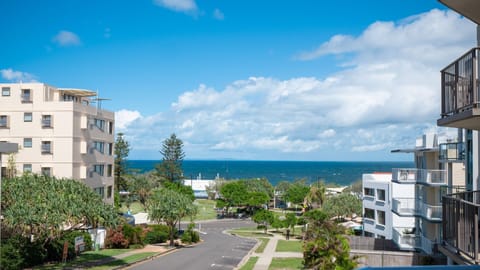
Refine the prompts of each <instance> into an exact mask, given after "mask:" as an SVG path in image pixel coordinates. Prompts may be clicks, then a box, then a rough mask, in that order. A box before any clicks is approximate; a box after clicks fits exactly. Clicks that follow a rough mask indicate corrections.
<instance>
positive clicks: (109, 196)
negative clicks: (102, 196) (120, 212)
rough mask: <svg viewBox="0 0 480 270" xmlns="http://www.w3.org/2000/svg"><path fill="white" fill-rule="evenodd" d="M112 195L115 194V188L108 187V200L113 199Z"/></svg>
mask: <svg viewBox="0 0 480 270" xmlns="http://www.w3.org/2000/svg"><path fill="white" fill-rule="evenodd" d="M112 193H113V187H112V186H108V187H107V198H108V199H110V198H112Z"/></svg>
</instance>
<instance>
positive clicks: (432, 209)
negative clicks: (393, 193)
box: [392, 198, 442, 221]
mask: <svg viewBox="0 0 480 270" xmlns="http://www.w3.org/2000/svg"><path fill="white" fill-rule="evenodd" d="M392 211H393V212H394V213H396V214H397V215H399V216H417V217H422V218H424V219H427V220H430V221H441V220H442V205H441V204H428V203H425V202H423V201H421V200H416V199H415V198H394V199H392Z"/></svg>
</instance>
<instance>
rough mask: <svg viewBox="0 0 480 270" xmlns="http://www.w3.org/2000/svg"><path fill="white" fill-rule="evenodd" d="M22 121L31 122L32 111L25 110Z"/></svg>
mask: <svg viewBox="0 0 480 270" xmlns="http://www.w3.org/2000/svg"><path fill="white" fill-rule="evenodd" d="M23 122H32V113H31V112H26V113H24V114H23Z"/></svg>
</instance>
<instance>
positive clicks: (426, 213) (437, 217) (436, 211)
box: [416, 200, 442, 221]
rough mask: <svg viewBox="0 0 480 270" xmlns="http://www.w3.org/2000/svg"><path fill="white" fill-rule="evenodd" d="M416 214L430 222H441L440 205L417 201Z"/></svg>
mask: <svg viewBox="0 0 480 270" xmlns="http://www.w3.org/2000/svg"><path fill="white" fill-rule="evenodd" d="M416 214H417V216H421V217H423V218H425V219H428V220H431V221H442V205H441V204H428V203H425V202H422V201H420V200H417V208H416Z"/></svg>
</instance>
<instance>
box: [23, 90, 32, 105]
mask: <svg viewBox="0 0 480 270" xmlns="http://www.w3.org/2000/svg"><path fill="white" fill-rule="evenodd" d="M22 102H24V103H30V102H32V92H31V90H30V89H22Z"/></svg>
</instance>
